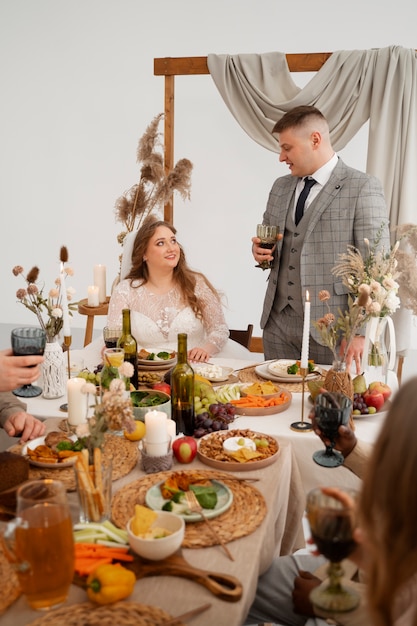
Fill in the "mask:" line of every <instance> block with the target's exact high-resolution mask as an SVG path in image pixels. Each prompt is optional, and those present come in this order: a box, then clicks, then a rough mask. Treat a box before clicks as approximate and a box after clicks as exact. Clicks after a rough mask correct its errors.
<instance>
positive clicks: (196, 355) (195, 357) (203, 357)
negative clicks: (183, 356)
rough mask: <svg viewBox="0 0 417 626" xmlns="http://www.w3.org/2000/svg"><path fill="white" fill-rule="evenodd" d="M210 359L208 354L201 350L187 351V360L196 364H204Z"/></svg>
mask: <svg viewBox="0 0 417 626" xmlns="http://www.w3.org/2000/svg"><path fill="white" fill-rule="evenodd" d="M209 358H210V355H209V353H208V352H206V351H205V350H203V349H202V348H192V350H189V351H188V360H189V361H195V362H198V363H205V362H206V361H208V360H209Z"/></svg>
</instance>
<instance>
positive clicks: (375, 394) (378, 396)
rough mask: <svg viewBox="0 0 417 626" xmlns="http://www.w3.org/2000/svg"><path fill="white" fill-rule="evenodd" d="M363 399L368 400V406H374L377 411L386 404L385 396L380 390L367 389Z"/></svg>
mask: <svg viewBox="0 0 417 626" xmlns="http://www.w3.org/2000/svg"><path fill="white" fill-rule="evenodd" d="M363 399H364V400H365V402H366V406H373V407H375V409H376V410H377V411H380V410H381V409H382V407H383V406H384V404H385V398H384V396H383V394H382V393H381V392H380V391H369V390H368V391H366V392H365V393H364V394H363Z"/></svg>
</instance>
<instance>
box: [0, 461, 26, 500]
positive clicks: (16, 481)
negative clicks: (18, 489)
mask: <svg viewBox="0 0 417 626" xmlns="http://www.w3.org/2000/svg"><path fill="white" fill-rule="evenodd" d="M28 478H29V463H28V461H27V460H26V459H25V458H23V457H22V456H20V455H19V454H14V453H13V452H0V493H1V492H2V491H6V489H11V488H12V487H15V486H16V485H20V483H23V482H24V481H25V480H27V479H28Z"/></svg>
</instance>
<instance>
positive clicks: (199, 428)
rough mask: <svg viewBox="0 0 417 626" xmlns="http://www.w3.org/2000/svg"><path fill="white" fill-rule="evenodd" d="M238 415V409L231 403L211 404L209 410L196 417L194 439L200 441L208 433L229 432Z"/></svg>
mask: <svg viewBox="0 0 417 626" xmlns="http://www.w3.org/2000/svg"><path fill="white" fill-rule="evenodd" d="M235 415H236V407H234V406H233V404H230V402H227V403H226V404H223V403H222V402H219V403H217V404H210V406H209V410H208V411H204V413H199V414H198V415H196V416H195V417H194V437H196V438H197V439H199V438H200V437H203V436H204V435H207V434H208V433H213V432H217V431H219V430H228V428H229V424H231V423H232V422H233V421H234V419H235Z"/></svg>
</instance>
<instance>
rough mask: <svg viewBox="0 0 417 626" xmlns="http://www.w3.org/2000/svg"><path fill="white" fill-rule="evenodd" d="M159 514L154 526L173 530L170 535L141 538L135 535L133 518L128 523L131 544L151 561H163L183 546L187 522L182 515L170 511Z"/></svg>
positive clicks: (137, 552) (138, 552)
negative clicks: (131, 525)
mask: <svg viewBox="0 0 417 626" xmlns="http://www.w3.org/2000/svg"><path fill="white" fill-rule="evenodd" d="M157 513H158V516H157V518H156V520H155V521H154V523H153V524H152V527H154V528H156V527H160V528H165V529H166V530H169V531H171V533H172V534H171V535H168V537H161V538H160V539H141V538H140V537H138V536H137V535H135V534H134V533H133V532H132V530H131V528H130V523H131V521H132V519H133V518H131V519H130V520H129V521H128V523H127V534H128V537H129V544H130V547H131V548H132V550H133V552H136V554H138V555H139V556H141V557H143V558H144V559H149V560H150V561H161V560H162V559H166V558H167V557H168V556H171V554H174V552H176V551H177V550H178V549H179V547H180V546H181V544H182V542H183V539H184V533H185V522H184V520H183V518H182V517H180V516H179V515H175V513H171V512H170V511H158V512H157Z"/></svg>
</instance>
